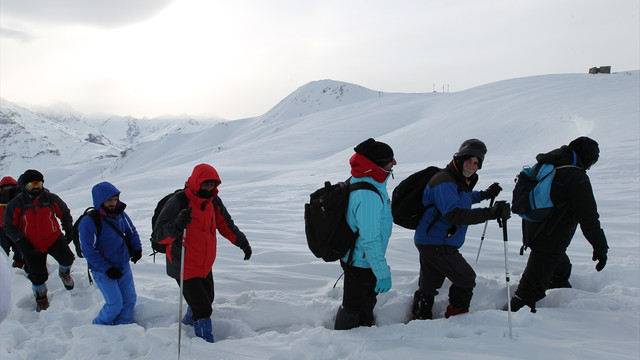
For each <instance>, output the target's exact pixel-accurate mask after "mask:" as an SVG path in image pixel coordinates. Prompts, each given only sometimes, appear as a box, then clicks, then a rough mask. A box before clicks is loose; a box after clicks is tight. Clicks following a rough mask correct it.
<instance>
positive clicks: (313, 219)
mask: <svg viewBox="0 0 640 360" xmlns="http://www.w3.org/2000/svg"><path fill="white" fill-rule="evenodd" d="M359 189H366V190H371V191H375V192H376V194H378V196H380V200H382V195H381V194H380V192H379V191H378V189H376V187H375V186H373V185H372V184H370V183H368V182H358V183H355V184H350V182H349V180H347V181H344V182H338V183H337V184H334V185H331V182H329V181H326V182H325V183H324V187H321V188H320V189H318V190H316V191H314V192H313V193H311V195H310V197H311V200H310V201H309V203H308V204H305V205H304V230H305V234H306V236H307V245H308V246H309V249H310V250H311V252H312V253H313V255H315V256H316V257H318V258H322V260H324V261H326V262H332V261H336V260H339V259H341V258H342V257H344V255H345V254H346V253H347V251H349V250H352V249H353V248H354V247H355V244H356V239H357V238H358V236H359V234H358V233H357V232H356V233H354V232H353V231H352V230H351V228H350V227H349V224H348V223H347V216H346V213H347V205H348V204H349V194H350V193H351V192H352V191H354V190H359ZM352 255H353V250H352V251H351V254H350V257H351V256H352ZM348 262H349V263H350V262H351V258H349V261H348Z"/></svg>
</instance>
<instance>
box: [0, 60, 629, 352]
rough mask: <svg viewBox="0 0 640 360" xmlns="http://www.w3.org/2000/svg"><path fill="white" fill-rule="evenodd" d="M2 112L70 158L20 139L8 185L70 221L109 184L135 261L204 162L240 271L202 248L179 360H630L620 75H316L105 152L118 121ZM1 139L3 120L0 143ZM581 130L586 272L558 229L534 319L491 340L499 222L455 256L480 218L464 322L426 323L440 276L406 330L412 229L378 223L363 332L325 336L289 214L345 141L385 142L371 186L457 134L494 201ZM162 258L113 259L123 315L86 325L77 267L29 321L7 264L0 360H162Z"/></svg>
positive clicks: (327, 172) (329, 176)
mask: <svg viewBox="0 0 640 360" xmlns="http://www.w3.org/2000/svg"><path fill="white" fill-rule="evenodd" d="M5 104H8V105H5ZM8 110H11V111H16V108H15V105H13V104H11V103H9V102H8V101H5V100H3V102H2V113H3V114H5V111H8ZM17 110H19V113H20V114H22V115H21V117H20V119H22V120H23V119H24V118H29V119H31V120H30V121H32V122H31V123H30V125H29V126H24V125H20V126H23V127H25V128H27V129H34V128H39V127H41V128H47V129H49V130H48V132H47V133H46V134H40V135H41V136H44V135H46V136H48V137H49V138H54V139H55V141H49V142H51V143H52V146H54V147H53V148H52V149H58V150H59V151H60V152H61V153H62V152H63V151H68V153H69V154H72V155H69V157H70V158H71V159H72V160H73V161H72V160H70V159H67V158H65V157H64V156H62V157H55V156H52V155H43V156H40V155H36V154H37V153H39V152H42V151H43V150H46V149H49V145H47V143H46V142H45V139H43V138H37V136H36V135H31V136H32V138H34V139H37V140H29V141H30V143H29V144H28V146H27V144H25V145H24V146H25V147H23V148H21V150H20V151H21V154H22V155H24V156H25V158H27V160H28V161H27V160H24V161H25V162H22V163H21V162H20V161H23V160H20V161H13V160H12V162H11V163H8V164H7V165H5V163H4V160H0V161H2V166H3V168H0V175H3V176H4V175H12V176H14V177H17V176H18V175H19V174H20V173H22V172H23V171H24V170H25V169H26V168H27V166H28V167H31V168H36V169H38V170H40V171H41V172H42V173H43V174H44V177H45V180H46V182H45V186H46V187H48V188H49V189H50V190H51V191H53V192H55V193H57V194H58V195H60V196H61V197H62V199H64V200H65V201H66V202H67V204H68V205H69V207H70V208H71V210H72V214H73V216H74V218H77V217H78V216H79V215H80V214H81V213H82V211H83V210H84V209H85V208H86V207H87V206H90V204H91V195H90V190H91V187H92V186H93V185H95V184H96V183H97V182H100V181H103V180H106V181H110V182H112V183H113V184H114V185H115V186H116V187H118V188H119V189H120V190H121V192H122V193H121V200H122V201H124V202H125V203H126V204H127V213H128V214H129V216H130V217H131V218H132V220H133V222H134V224H135V225H136V226H137V228H138V232H139V234H140V237H141V240H142V245H143V253H144V254H145V255H147V254H150V252H151V251H150V246H149V235H150V233H151V225H150V219H151V216H152V213H153V209H154V206H155V203H156V202H157V201H158V200H159V199H160V198H161V197H162V196H163V195H165V194H166V193H168V192H170V191H173V190H174V189H176V188H179V187H182V185H183V184H184V181H185V180H186V179H187V178H188V176H189V175H190V173H191V170H192V169H193V167H194V166H195V165H197V164H199V163H209V164H211V165H213V166H214V167H216V169H217V170H218V172H219V174H220V176H221V179H222V184H221V185H220V188H219V190H220V196H221V198H222V200H223V201H224V203H225V205H226V206H227V208H228V210H229V212H230V213H231V215H232V217H233V219H234V221H235V223H236V224H237V225H238V226H239V227H240V229H241V230H242V231H243V232H245V234H246V235H247V238H248V239H249V241H250V243H251V246H252V248H253V256H252V258H251V259H250V260H249V261H243V260H242V257H243V254H242V251H241V250H239V249H238V248H236V247H235V246H232V245H231V244H229V242H228V241H226V240H225V239H224V238H222V237H221V236H219V237H218V257H217V259H216V263H215V264H214V266H213V274H214V281H215V296H216V298H215V302H214V304H213V314H212V321H213V334H214V336H215V339H216V342H215V343H214V344H208V343H206V342H204V341H203V340H202V339H200V338H197V337H195V336H194V334H193V328H191V327H189V326H185V327H183V328H182V334H181V341H182V348H181V349H182V350H181V358H182V359H208V358H216V359H277V360H285V359H291V360H293V359H295V360H298V359H322V360H324V359H391V358H398V359H422V358H428V359H434V360H439V359H443V360H444V359H447V360H450V359H454V358H455V359H480V360H485V359H486V360H489V359H491V360H494V359H532V360H533V359H540V358H550V359H576V360H577V359H580V360H583V359H594V360H601V359H630V360H637V359H638V354H640V341H638V339H640V243H639V242H638V239H640V220H639V219H640V121H639V119H640V71H630V72H619V73H615V74H609V75H606V74H598V75H589V74H559V75H546V76H535V77H528V78H520V79H512V80H507V81H501V82H496V83H491V84H487V85H484V86H480V87H477V88H473V89H469V90H466V91H462V92H457V93H424V94H401V93H393V94H388V93H384V94H383V93H380V92H378V91H375V90H370V89H365V88H362V87H360V86H357V85H354V84H348V83H344V82H339V81H332V80H321V81H317V82H312V83H309V84H306V85H304V86H301V87H300V88H299V89H298V90H296V91H294V92H293V93H292V94H291V95H290V96H288V97H287V98H285V99H283V100H282V101H281V102H280V103H278V104H277V105H275V106H274V108H273V109H271V110H270V111H268V112H267V113H265V114H264V115H262V116H258V117H255V118H248V119H239V120H233V121H212V122H211V123H206V124H204V123H201V122H200V121H198V123H199V126H196V125H194V127H189V126H188V125H186V122H188V120H187V119H188V116H185V118H184V119H183V120H185V121H180V122H178V123H179V124H178V125H177V126H178V127H180V128H182V129H183V130H181V132H180V133H172V132H171V131H172V130H171V129H170V128H169V127H168V125H167V127H163V126H161V127H160V128H159V129H158V131H160V132H161V135H159V134H156V133H154V132H153V131H151V130H150V129H151V124H148V123H145V125H138V126H139V127H140V129H141V130H142V129H145V130H142V131H141V133H140V134H143V133H144V134H145V135H139V136H137V137H136V138H137V139H138V142H137V143H130V144H129V143H127V144H128V145H127V146H130V148H129V149H128V150H127V151H126V154H125V156H121V154H120V152H119V151H120V150H122V149H123V148H121V147H120V146H121V145H120V143H118V141H122V142H123V143H126V141H123V140H118V139H123V138H126V133H127V129H130V127H129V125H128V120H129V119H127V118H118V117H113V118H112V119H111V121H109V122H108V124H109V125H108V126H107V127H103V128H100V127H99V126H97V125H96V124H97V123H99V122H91V121H88V117H86V116H82V115H78V118H79V119H81V120H82V121H83V122H80V123H77V124H78V129H77V130H73V129H70V128H72V127H71V126H67V125H65V126H62V127H59V126H58V125H56V123H54V122H52V121H51V120H49V118H45V117H38V115H36V114H33V115H31V114H28V113H25V112H24V111H26V110H24V109H17ZM212 110H215V109H212ZM27 114H28V115H27ZM6 118H7V117H5V116H4V115H3V117H0V122H3V121H5V119H6ZM12 119H15V118H12ZM106 119H107V117H106V116H105V117H103V118H102V121H105V120H106ZM69 121H70V120H69ZM84 121H87V122H88V123H91V124H93V125H91V126H95V128H96V129H100V132H98V133H99V134H103V135H104V136H105V138H108V139H109V141H111V142H112V143H113V144H116V145H111V146H112V147H113V148H114V149H116V150H113V151H114V154H115V155H116V156H115V157H106V156H105V157H103V158H98V157H99V156H97V154H100V153H101V151H103V150H102V148H101V147H99V146H98V145H96V144H89V143H86V142H82V141H80V140H73V141H71V140H69V139H76V138H77V137H78V136H79V138H81V137H83V136H85V135H86V132H87V131H89V130H81V129H84V128H80V124H83V123H84ZM169 123H170V122H168V123H167V124H169ZM12 124H13V125H16V124H17V122H16V123H12ZM13 125H12V126H13ZM16 126H17V125H16ZM4 129H5V124H4V123H3V124H2V130H0V134H3V133H4V131H5V130H4ZM91 129H92V130H91V131H93V129H94V127H91ZM112 129H113V130H116V131H114V132H113V133H111V132H109V131H110V130H112ZM190 129H195V131H191V130H190ZM72 130H73V131H76V133H74V132H73V131H72ZM144 131H147V132H146V133H145V132H144ZM34 132H35V130H34ZM67 133H70V134H71V135H66V134H67ZM21 134H22V133H21ZM78 134H80V135H78ZM83 134H84V135H83ZM107 135H108V136H107ZM582 135H586V136H590V137H592V138H593V139H595V140H597V141H598V142H599V144H600V149H601V156H600V160H599V162H598V163H597V164H596V165H595V166H594V167H593V168H592V169H591V170H590V171H589V172H588V174H589V176H590V178H591V182H592V185H593V188H594V194H595V197H596V200H597V201H598V211H599V213H600V217H601V222H602V226H603V228H604V231H605V233H606V236H607V239H608V241H609V246H610V251H609V262H608V263H607V266H606V268H605V269H604V270H603V271H602V272H596V271H595V269H594V266H595V262H593V261H591V255H592V249H591V247H590V245H589V244H588V242H587V241H586V240H585V239H584V237H583V236H582V234H581V233H580V230H579V229H578V231H577V233H576V236H575V237H574V239H573V242H572V244H571V246H570V247H569V250H568V255H569V257H570V258H571V260H572V263H573V273H572V276H571V279H570V281H571V284H572V285H573V288H571V289H554V290H551V291H549V292H548V293H547V297H546V298H545V299H543V300H542V301H540V302H539V303H538V312H537V313H535V314H532V313H530V312H528V311H526V309H524V310H521V311H520V312H518V313H514V314H512V330H513V337H512V338H510V337H509V335H508V317H507V313H506V312H504V311H501V310H498V309H500V308H501V307H502V306H503V305H504V304H505V303H506V300H507V293H506V292H507V286H506V282H505V243H504V241H503V238H502V229H501V228H499V227H498V226H497V224H496V222H490V223H489V225H488V227H487V232H486V237H485V240H484V243H483V245H482V253H481V254H480V258H479V262H478V264H474V260H475V257H476V254H477V251H478V247H479V244H480V236H481V233H482V228H483V226H481V225H475V226H470V227H469V230H468V232H467V240H466V242H465V244H464V246H463V247H462V248H461V253H462V254H463V256H465V258H466V259H467V260H468V261H469V263H470V264H472V266H474V269H475V271H476V273H477V279H476V282H477V286H476V288H475V290H474V296H473V299H472V301H471V308H470V313H469V314H464V315H460V316H456V317H452V318H450V319H445V318H444V316H443V313H444V310H445V308H446V306H447V302H448V300H447V288H448V286H449V284H450V283H449V282H448V281H446V282H445V284H444V286H443V288H442V290H441V291H440V295H438V296H437V297H436V302H435V305H434V320H431V321H409V312H410V306H411V302H412V299H413V293H414V291H415V290H416V288H417V279H418V271H419V264H418V253H417V250H416V249H415V246H414V245H413V240H412V238H413V233H412V232H411V231H409V230H406V229H403V228H400V227H397V226H394V228H393V234H392V236H391V240H390V243H389V249H388V251H387V260H388V263H389V266H390V267H391V273H392V280H393V287H392V289H391V290H390V291H389V292H388V293H385V294H381V295H379V296H378V304H377V305H376V308H375V315H376V319H377V326H374V327H371V328H358V329H353V330H349V331H334V330H333V323H334V320H335V313H336V310H337V308H338V306H339V305H340V302H341V299H342V281H338V282H337V285H336V286H335V288H334V283H336V280H337V279H338V277H339V276H340V274H341V273H342V271H341V269H340V267H339V265H338V264H337V263H324V262H323V261H322V260H320V259H316V258H315V257H314V256H313V255H312V254H311V252H310V251H309V250H308V248H307V245H306V240H305V237H304V223H303V208H304V203H305V202H308V200H309V194H310V193H311V192H312V191H313V190H315V189H316V188H318V187H320V186H321V185H322V184H323V182H324V181H325V180H331V181H333V182H334V181H338V180H344V179H346V178H347V177H348V176H349V165H348V159H349V157H350V156H351V155H352V154H353V147H354V146H356V145H357V144H358V143H359V142H361V141H363V140H365V139H366V138H368V137H373V138H375V139H377V140H380V141H384V142H386V143H388V144H389V145H390V146H391V147H392V148H393V149H394V152H395V157H396V159H397V161H398V164H397V166H396V167H395V168H394V177H393V178H392V179H389V182H388V191H389V193H391V192H392V190H393V188H394V187H395V186H397V185H398V183H399V182H400V181H402V180H403V179H405V178H406V177H407V176H409V175H410V174H411V173H413V172H415V171H417V170H420V169H422V168H424V167H426V166H428V165H438V166H444V165H445V164H446V163H447V162H448V161H449V160H450V159H451V157H452V155H453V153H454V152H455V151H456V150H457V149H458V146H459V145H460V143H461V142H462V141H464V140H465V139H468V138H479V139H481V140H483V141H484V142H485V143H486V145H487V147H488V153H487V156H486V159H485V161H484V164H483V168H482V169H481V170H479V172H478V174H479V176H480V180H479V182H478V184H477V188H476V189H478V190H482V189H484V188H486V187H487V186H488V185H490V184H491V183H493V182H495V181H497V182H500V183H501V185H502V187H503V188H504V190H503V192H502V194H500V196H499V197H498V200H510V197H511V191H512V190H513V184H514V183H513V179H514V177H515V175H516V174H517V172H518V171H519V170H520V169H521V168H522V166H523V165H527V164H532V163H533V162H534V158H535V155H536V154H538V153H540V152H546V151H550V150H552V149H555V148H557V147H559V146H561V145H564V144H567V143H568V142H570V141H571V140H573V139H574V138H576V137H578V136H582ZM10 138H11V137H10V136H9V137H2V138H0V141H5V140H7V139H10ZM62 143H64V144H62ZM36 144H41V145H40V146H37V145H36ZM18 145H20V144H18ZM74 148H75V149H76V151H73V150H74ZM2 151H5V145H4V143H3V144H2ZM105 154H110V152H109V151H105ZM478 206H488V203H486V202H483V203H481V204H479V205H478ZM508 236H509V241H508V242H507V244H506V245H507V247H508V252H507V253H506V255H507V256H508V262H509V272H510V274H511V282H510V285H511V286H510V290H511V292H513V291H514V290H515V288H516V286H517V283H518V281H519V279H520V276H521V275H522V271H523V269H524V267H525V264H526V260H527V256H520V255H519V254H518V250H519V247H520V242H521V228H520V221H519V220H518V219H517V218H516V217H512V218H511V220H510V221H508ZM526 255H528V253H527V254H526ZM164 261H165V260H164V258H162V257H159V258H157V259H156V261H155V263H154V261H153V258H152V257H149V256H143V258H142V259H141V260H140V261H139V262H138V263H137V264H135V265H132V269H133V273H134V279H135V282H136V290H137V293H138V301H137V304H136V309H135V315H134V324H131V325H126V326H117V327H104V326H96V325H91V320H92V319H93V318H94V317H95V316H96V314H97V313H98V311H99V310H100V308H101V307H102V305H103V303H104V302H103V298H102V295H101V294H100V292H99V290H98V289H97V288H96V286H95V285H90V284H89V282H88V280H87V276H86V274H87V267H86V262H85V261H84V260H83V259H77V260H76V262H75V263H74V266H73V268H72V271H73V276H74V278H75V280H76V288H75V289H74V290H72V291H66V290H64V288H63V286H62V284H61V282H60V280H59V279H58V278H57V276H55V272H56V271H57V264H56V263H55V261H54V260H53V259H51V258H49V261H48V269H49V272H50V273H51V274H54V275H52V276H51V277H50V279H49V280H48V282H47V286H48V287H49V296H50V302H51V307H50V308H49V309H48V310H46V311H43V312H41V313H37V312H35V302H34V299H33V295H32V293H31V287H30V283H29V281H28V279H27V278H26V277H25V273H24V272H23V271H22V270H13V278H12V284H11V287H12V300H13V307H12V312H11V314H10V315H9V317H8V318H7V319H6V320H5V321H4V322H2V324H0V358H1V359H3V360H5V359H32V358H33V359H87V358H88V359H107V360H116V359H118V360H120V359H158V360H159V359H175V358H176V357H177V346H178V320H179V319H178V304H179V294H178V293H179V290H178V287H177V285H176V283H175V281H174V280H172V279H170V278H169V277H167V276H166V274H165V268H164ZM184 307H185V308H186V305H184Z"/></svg>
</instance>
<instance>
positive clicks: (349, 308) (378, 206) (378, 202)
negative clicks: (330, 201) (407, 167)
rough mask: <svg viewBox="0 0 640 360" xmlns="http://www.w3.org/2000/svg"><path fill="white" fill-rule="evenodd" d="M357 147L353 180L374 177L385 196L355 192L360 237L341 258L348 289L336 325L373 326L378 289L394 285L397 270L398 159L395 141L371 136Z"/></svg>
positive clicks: (350, 219)
mask: <svg viewBox="0 0 640 360" xmlns="http://www.w3.org/2000/svg"><path fill="white" fill-rule="evenodd" d="M354 150H355V152H356V153H355V154H354V155H353V156H352V157H351V159H350V160H349V164H350V165H351V176H352V177H351V180H350V183H352V184H355V183H358V182H368V183H370V184H373V185H374V186H375V188H376V189H377V190H378V192H379V193H380V195H378V194H377V193H375V192H374V191H371V190H366V189H360V190H354V191H352V192H351V194H350V195H349V205H348V208H347V223H348V224H349V226H350V227H351V230H353V231H354V232H356V231H357V232H358V234H359V236H358V238H357V239H356V245H355V249H354V250H353V254H351V250H349V251H348V252H347V254H346V255H345V256H344V258H342V259H341V260H340V265H341V266H342V269H343V270H344V290H343V291H344V293H343V296H342V305H341V306H340V308H339V309H338V313H337V314H336V322H335V326H334V328H335V329H336V330H347V329H352V328H355V327H358V326H372V325H373V324H374V323H375V319H374V315H373V309H374V307H375V305H376V302H377V296H378V294H379V293H385V292H387V291H389V289H391V270H390V269H389V265H387V260H386V258H385V254H386V252H387V245H388V244H389V237H391V228H392V225H393V218H392V216H391V201H390V200H389V194H388V193H387V180H388V179H389V176H390V175H391V173H392V170H391V169H392V168H393V166H394V165H396V160H395V159H394V157H393V150H392V149H391V147H390V146H389V145H387V144H385V143H383V142H379V141H375V140H374V139H371V138H370V139H367V140H365V141H363V142H362V143H360V144H359V145H358V146H356V147H355V148H354ZM349 261H351V262H350V263H349Z"/></svg>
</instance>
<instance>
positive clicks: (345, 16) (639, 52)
mask: <svg viewBox="0 0 640 360" xmlns="http://www.w3.org/2000/svg"><path fill="white" fill-rule="evenodd" d="M0 27H1V31H0V96H2V97H3V98H5V99H7V100H9V101H12V102H19V103H20V102H23V103H28V104H34V105H51V104H52V103H54V102H57V101H61V102H65V103H67V104H69V105H71V106H72V107H73V108H74V109H76V110H78V111H81V112H83V113H92V112H105V113H111V114H118V115H133V116H136V117H143V116H147V117H153V116H158V115H163V114H182V113H187V114H190V115H198V114H211V115H218V116H222V117H225V118H227V119H239V118H244V117H252V116H258V115H261V114H263V113H265V112H266V111H268V110H269V109H270V108H271V107H272V106H274V105H275V104H276V103H277V102H278V101H280V100H282V99H283V98H284V97H286V96H287V95H289V94H290V93H291V92H292V91H293V90H295V89H296V88H298V87H300V86H302V85H304V84H306V83H308V82H310V81H314V80H322V79H333V80H338V81H346V82H350V83H354V84H357V85H361V86H364V87H367V88H370V89H372V90H382V91H385V92H407V93H410V92H430V91H433V90H434V89H436V90H437V91H442V89H443V86H444V87H445V88H446V87H448V89H449V91H450V92H456V91H461V90H464V89H468V88H471V87H474V86H478V85H483V84H486V83H490V82H494V81H499V80H503V79H511V78H517V77H524V76H532V75H542V74H560V73H586V72H587V71H588V69H589V68H590V67H593V66H601V65H611V66H612V70H613V71H625V70H637V69H640V1H638V0H608V1H602V0H597V1H596V0H561V1H558V0H519V1H515V0H428V1H427V0H393V1H390V0H384V1H382V0H380V1H378V0H335V1H334V0H314V1H308V0H233V1H212V0H135V1H131V0H110V1H87V0H47V1H37V0H2V1H0Z"/></svg>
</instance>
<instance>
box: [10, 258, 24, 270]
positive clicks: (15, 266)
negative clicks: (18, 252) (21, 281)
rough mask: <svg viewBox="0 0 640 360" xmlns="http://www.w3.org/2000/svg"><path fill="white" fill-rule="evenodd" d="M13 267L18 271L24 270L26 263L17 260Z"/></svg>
mask: <svg viewBox="0 0 640 360" xmlns="http://www.w3.org/2000/svg"><path fill="white" fill-rule="evenodd" d="M12 266H13V267H14V268H16V269H23V268H24V262H22V261H18V260H15V261H14V262H13V265H12Z"/></svg>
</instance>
